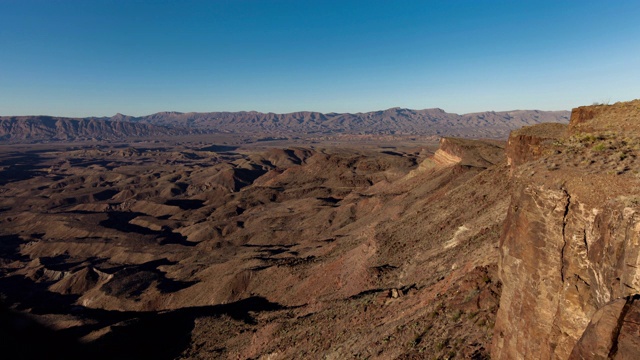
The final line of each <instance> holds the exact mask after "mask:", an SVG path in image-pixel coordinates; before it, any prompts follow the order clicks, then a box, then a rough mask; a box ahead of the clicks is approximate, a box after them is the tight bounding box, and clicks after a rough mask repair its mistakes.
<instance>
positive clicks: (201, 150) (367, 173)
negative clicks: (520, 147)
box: [0, 139, 510, 359]
mask: <svg viewBox="0 0 640 360" xmlns="http://www.w3.org/2000/svg"><path fill="white" fill-rule="evenodd" d="M210 148H211V147H209V146H204V147H202V146H182V147H180V146H178V147H171V148H169V147H166V148H162V147H157V148H134V147H128V148H126V147H117V146H102V147H85V148H76V149H75V150H55V149H51V150H37V151H33V152H24V151H21V152H12V151H11V148H5V152H4V153H3V154H2V159H1V161H0V166H1V167H0V174H2V179H4V181H3V182H2V184H0V185H1V188H0V211H1V212H0V214H2V217H1V218H0V237H1V238H0V239H1V242H0V244H1V248H0V265H1V269H2V270H1V271H2V272H1V276H0V292H1V293H2V294H3V298H4V300H5V302H6V303H7V304H8V305H10V306H11V307H12V308H13V309H15V310H16V311H19V312H20V313H21V314H28V315H29V316H31V317H33V318H34V319H36V320H37V321H38V322H39V323H41V324H43V325H45V326H48V327H51V328H53V329H56V331H57V332H59V333H61V334H65V336H68V337H70V338H71V339H75V340H74V341H79V342H80V343H82V344H84V345H82V347H78V348H77V349H80V350H81V351H82V352H83V354H84V353H89V354H91V356H94V357H102V358H116V357H117V358H121V357H122V356H131V357H134V358H174V357H184V358H233V359H236V358H242V359H244V358H247V359H248V358H265V359H266V358H269V359H289V358H300V357H303V358H345V357H371V358H385V359H389V358H399V359H409V358H423V357H424V356H425V355H426V354H428V355H431V356H439V357H443V358H444V357H458V358H468V357H475V358H484V357H486V356H488V351H489V344H490V343H491V336H492V333H493V331H492V327H493V322H494V317H495V313H496V311H497V305H498V300H499V295H500V292H501V285H500V283H499V281H498V280H497V276H496V270H497V259H498V252H497V246H498V237H499V229H500V225H501V223H502V220H503V218H504V215H505V214H506V209H507V206H508V197H507V196H505V194H506V193H508V191H509V188H510V185H509V180H508V176H507V173H508V167H507V165H506V163H505V162H504V158H503V156H502V155H501V154H503V152H504V150H503V148H502V145H500V144H499V143H491V142H489V143H488V142H481V141H472V140H458V139H446V140H443V142H442V144H441V148H440V150H438V151H439V154H440V157H437V156H436V157H432V156H431V155H429V154H433V150H435V149H432V150H429V149H412V150H409V149H401V148H397V149H389V148H387V149H378V150H366V149H365V150H362V149H356V148H324V149H323V148H315V149H311V148H284V149H269V150H266V151H244V150H237V151H228V152H224V153H216V152H211V151H208V150H207V149H210ZM443 159H444V160H443ZM457 159H461V160H457ZM80 350H78V351H80Z"/></svg>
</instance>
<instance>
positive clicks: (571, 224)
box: [492, 101, 640, 359]
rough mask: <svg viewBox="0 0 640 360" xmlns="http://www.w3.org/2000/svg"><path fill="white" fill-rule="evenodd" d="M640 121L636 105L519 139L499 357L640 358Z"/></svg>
mask: <svg viewBox="0 0 640 360" xmlns="http://www.w3.org/2000/svg"><path fill="white" fill-rule="evenodd" d="M639 124H640V101H633V102H627V103H617V104H615V105H610V106H607V105H601V106H592V107H582V108H578V109H575V110H574V111H573V113H572V116H571V123H570V124H569V126H568V127H565V126H562V125H542V126H540V125H538V126H534V127H531V128H525V129H523V130H521V131H518V132H514V133H512V134H511V136H510V139H509V143H508V146H507V156H508V159H509V160H508V162H509V164H510V165H511V173H512V177H513V180H514V183H515V186H514V187H515V189H516V190H515V192H514V195H513V197H512V202H511V205H510V208H509V211H508V214H507V217H506V220H505V223H504V228H503V234H502V237H501V240H500V266H499V268H500V270H499V272H500V277H501V279H502V282H503V290H502V297H501V301H500V309H499V311H498V315H497V319H496V325H495V328H494V337H493V345H492V347H493V348H492V358H493V359H530V358H537V359H538V358H539V359H567V358H572V359H593V358H616V359H618V358H620V359H630V358H634V357H635V356H637V354H638V350H640V347H638V345H639V339H640V332H639V326H638V323H639V322H638V319H639V318H640V316H639V315H638V314H639V312H638V304H637V295H638V294H640V246H639V245H640V186H639V185H640V180H639V175H638V169H639V166H638V165H639V163H638V155H640V154H639V149H640V125H639Z"/></svg>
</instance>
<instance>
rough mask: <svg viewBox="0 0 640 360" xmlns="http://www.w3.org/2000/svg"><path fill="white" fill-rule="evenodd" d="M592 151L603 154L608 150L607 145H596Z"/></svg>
mask: <svg viewBox="0 0 640 360" xmlns="http://www.w3.org/2000/svg"><path fill="white" fill-rule="evenodd" d="M592 149H593V151H597V152H602V151H604V150H606V149H607V145H605V143H603V142H601V143H598V144H597V145H595V146H594V147H593V148H592Z"/></svg>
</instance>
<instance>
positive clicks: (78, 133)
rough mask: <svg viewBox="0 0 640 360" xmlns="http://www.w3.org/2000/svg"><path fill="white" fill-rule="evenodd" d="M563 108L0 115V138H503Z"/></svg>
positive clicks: (562, 116) (554, 117) (558, 116)
mask: <svg viewBox="0 0 640 360" xmlns="http://www.w3.org/2000/svg"><path fill="white" fill-rule="evenodd" d="M569 116H570V112H569V111H539V110H516V111H503V112H494V111H487V112H480V113H471V114H464V115H458V114H453V113H447V112H445V111H444V110H442V109H425V110H411V109H403V108H392V109H387V110H381V111H373V112H367V113H354V114H352V113H327V114H324V113H319V112H294V113H288V114H274V113H260V112H255V111H248V112H247V111H241V112H209V113H195V112H189V113H181V112H159V113H156V114H152V115H147V116H141V117H134V116H127V115H123V114H116V115H115V116H112V117H102V118H96V117H91V118H80V119H72V118H60V117H50V116H10V117H9V116H4V117H0V140H5V141H6V140H9V141H55V140H59V141H71V140H88V139H98V140H110V139H121V138H130V137H153V136H161V135H179V134H192V133H237V134H247V135H277V136H297V135H305V134H317V135H322V134H327V135H329V134H396V135H436V136H458V137H468V138H506V137H507V136H508V135H509V132H510V131H511V130H514V129H518V128H521V127H522V126H527V125H534V124H539V123H544V122H561V123H567V122H568V121H569Z"/></svg>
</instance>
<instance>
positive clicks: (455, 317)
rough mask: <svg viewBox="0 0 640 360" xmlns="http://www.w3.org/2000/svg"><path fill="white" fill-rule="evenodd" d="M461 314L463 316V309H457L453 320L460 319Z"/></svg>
mask: <svg viewBox="0 0 640 360" xmlns="http://www.w3.org/2000/svg"><path fill="white" fill-rule="evenodd" d="M460 316H462V311H461V310H456V311H454V312H453V314H452V315H451V320H453V321H458V320H460Z"/></svg>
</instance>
